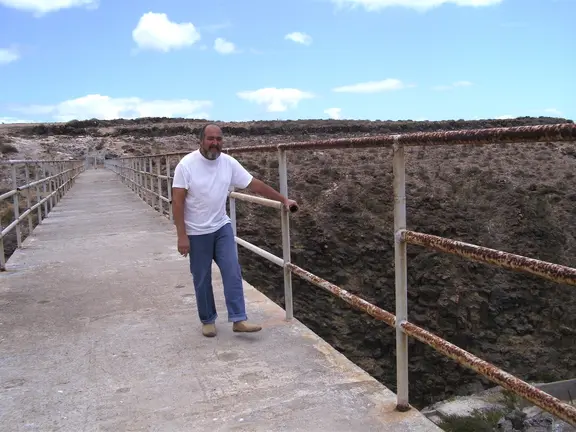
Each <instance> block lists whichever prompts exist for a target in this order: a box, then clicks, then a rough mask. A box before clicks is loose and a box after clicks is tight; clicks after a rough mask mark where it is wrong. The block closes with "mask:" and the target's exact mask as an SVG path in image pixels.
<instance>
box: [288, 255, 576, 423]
mask: <svg viewBox="0 0 576 432" xmlns="http://www.w3.org/2000/svg"><path fill="white" fill-rule="evenodd" d="M288 268H289V269H290V270H291V271H292V273H294V274H295V275H297V276H299V277H301V278H302V279H304V280H306V281H308V282H310V283H312V284H314V285H316V286H317V287H319V288H322V289H324V290H326V291H328V292H330V293H331V294H333V295H335V296H336V297H338V298H340V299H342V300H344V301H345V302H346V303H348V304H349V305H350V306H352V307H353V308H355V309H357V310H360V311H362V312H365V313H367V314H368V315H370V316H372V317H374V318H376V319H377V320H379V321H383V322H384V323H386V324H388V325H389V326H390V327H392V328H394V327H396V317H395V316H394V315H393V314H392V313H390V312H388V311H385V310H384V309H381V308H379V307H378V306H375V305H373V304H372V303H370V302H367V301H366V300H364V299H362V298H361V297H358V296H357V295H354V294H351V293H350V292H348V291H346V290H345V289H342V288H340V287H339V286H337V285H334V284H332V283H330V282H328V281H327V280H325V279H322V278H321V277H318V276H316V275H314V274H312V273H310V272H309V271H306V270H304V269H302V268H300V267H298V266H296V265H294V264H288ZM400 327H402V329H403V330H404V331H405V332H406V334H407V335H409V336H412V337H413V338H415V339H417V340H419V341H420V342H423V343H425V344H426V345H428V346H430V347H431V348H433V349H435V350H436V351H438V352H440V353H442V354H444V355H445V356H447V357H450V358H451V359H453V360H454V361H456V362H457V363H458V364H460V365H462V366H465V367H468V368H469V369H472V370H474V371H475V372H477V373H479V374H481V375H483V376H484V377H486V378H487V379H489V380H490V381H492V382H494V383H496V384H498V385H500V386H502V387H504V388H506V389H508V390H510V391H512V392H514V393H516V394H518V395H520V396H522V397H523V398H525V399H527V400H528V401H530V402H532V403H534V404H535V405H537V406H539V407H540V408H542V409H544V410H546V411H548V412H550V413H552V414H554V415H556V416H558V417H559V418H561V419H562V420H565V421H567V422H569V423H570V424H575V423H576V407H574V406H571V405H569V404H566V403H564V402H562V401H560V400H559V399H557V398H555V397H553V396H551V395H549V394H548V393H545V392H543V391H542V390H540V389H538V388H536V387H534V386H532V385H530V384H528V383H526V382H524V381H522V380H520V379H518V378H516V377H515V376H513V375H511V374H509V373H507V372H505V371H503V370H502V369H499V368H497V367H496V366H494V365H492V364H490V363H488V362H486V361H484V360H481V359H479V358H478V357H476V356H474V355H473V354H471V353H469V352H467V351H465V350H463V349H461V348H458V347H457V346H456V345H453V344H451V343H450V342H448V341H446V340H444V339H442V338H441V337H438V336H436V335H434V334H433V333H430V332H429V331H427V330H424V329H422V328H420V327H418V326H416V325H414V324H412V323H410V322H407V321H403V322H401V323H400Z"/></svg>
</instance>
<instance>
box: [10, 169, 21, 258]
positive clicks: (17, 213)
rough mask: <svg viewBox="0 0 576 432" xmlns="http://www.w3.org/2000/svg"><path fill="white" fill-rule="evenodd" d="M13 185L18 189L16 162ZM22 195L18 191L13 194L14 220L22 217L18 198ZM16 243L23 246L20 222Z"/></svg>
mask: <svg viewBox="0 0 576 432" xmlns="http://www.w3.org/2000/svg"><path fill="white" fill-rule="evenodd" d="M12 186H13V189H18V178H17V177H16V164H15V163H13V164H12ZM19 196H20V192H16V193H15V194H14V195H13V198H12V203H13V207H14V210H13V211H14V220H17V219H18V218H19V217H20V200H19V199H18V198H19ZM16 243H17V245H18V247H21V246H22V231H21V229H20V224H19V223H17V224H16Z"/></svg>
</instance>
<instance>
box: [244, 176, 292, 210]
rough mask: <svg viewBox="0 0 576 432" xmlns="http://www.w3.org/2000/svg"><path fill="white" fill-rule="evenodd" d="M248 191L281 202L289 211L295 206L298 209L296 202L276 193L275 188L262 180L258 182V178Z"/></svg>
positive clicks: (254, 179) (251, 183)
mask: <svg viewBox="0 0 576 432" xmlns="http://www.w3.org/2000/svg"><path fill="white" fill-rule="evenodd" d="M248 190H249V191H251V192H254V193H256V194H258V195H261V196H263V197H264V198H268V199H271V200H274V201H279V202H281V203H282V204H283V205H284V206H285V207H286V209H287V210H288V209H290V207H294V206H295V208H297V207H298V204H297V203H296V201H293V200H291V199H288V197H285V196H284V195H282V194H281V193H280V192H278V191H276V190H275V189H274V188H272V187H270V186H268V185H267V184H266V183H264V182H263V181H262V180H258V179H257V178H253V179H252V181H251V182H250V184H249V185H248Z"/></svg>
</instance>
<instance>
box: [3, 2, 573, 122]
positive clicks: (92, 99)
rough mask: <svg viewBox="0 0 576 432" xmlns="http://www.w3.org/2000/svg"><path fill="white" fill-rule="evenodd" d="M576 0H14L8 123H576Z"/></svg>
mask: <svg viewBox="0 0 576 432" xmlns="http://www.w3.org/2000/svg"><path fill="white" fill-rule="evenodd" d="M575 16H576V0H209V1H198V0H163V1H159V0H138V1H134V0H132V1H131V0H0V122H4V123H10V122H24V121H27V122H29V121H34V122H36V121H38V122H55V121H58V122H60V121H69V120H73V119H78V120H80V119H90V118H98V119H114V118H136V117H148V116H153V117H156V116H160V117H164V116H165V117H186V118H206V119H211V120H222V121H251V120H277V119H280V120H284V119H292V120H296V119H328V118H333V119H366V120H406V119H411V120H444V119H486V118H513V117H517V116H554V117H556V116H559V117H565V118H569V119H575V118H576V84H575V78H576V55H575V53H576V49H575V47H576V26H575V25H574V22H575V21H574V17H575Z"/></svg>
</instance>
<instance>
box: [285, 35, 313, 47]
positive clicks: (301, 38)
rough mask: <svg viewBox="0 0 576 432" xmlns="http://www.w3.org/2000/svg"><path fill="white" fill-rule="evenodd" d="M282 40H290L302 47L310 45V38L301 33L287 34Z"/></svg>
mask: <svg viewBox="0 0 576 432" xmlns="http://www.w3.org/2000/svg"><path fill="white" fill-rule="evenodd" d="M284 39H286V40H291V41H292V42H296V43H299V44H302V45H310V44H311V43H312V37H311V36H309V35H307V34H306V33H302V32H293V33H288V34H287V35H286V36H284Z"/></svg>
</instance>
